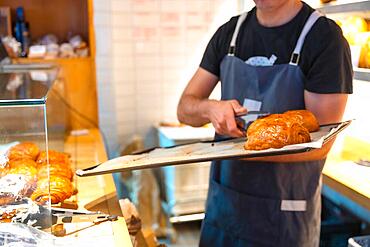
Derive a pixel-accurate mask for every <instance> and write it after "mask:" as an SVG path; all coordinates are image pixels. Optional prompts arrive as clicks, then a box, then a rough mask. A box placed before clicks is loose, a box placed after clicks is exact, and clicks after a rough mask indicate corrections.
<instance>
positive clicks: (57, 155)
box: [36, 150, 70, 166]
mask: <svg viewBox="0 0 370 247" xmlns="http://www.w3.org/2000/svg"><path fill="white" fill-rule="evenodd" d="M48 155H49V157H48V158H49V164H60V165H63V164H64V165H65V166H70V162H69V155H68V154H66V153H62V152H58V151H54V150H49V151H48ZM36 163H37V165H46V164H47V156H46V151H41V152H40V154H39V155H38V157H37V160H36Z"/></svg>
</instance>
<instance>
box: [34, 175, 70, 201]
mask: <svg viewBox="0 0 370 247" xmlns="http://www.w3.org/2000/svg"><path fill="white" fill-rule="evenodd" d="M49 184H50V201H51V203H52V204H55V203H59V202H62V201H64V200H65V199H68V198H69V197H71V196H72V194H73V186H72V183H71V181H70V180H69V179H67V178H66V177H62V176H50V183H49V180H48V178H41V179H39V180H38V181H37V188H36V190H35V191H34V192H33V194H32V196H31V199H32V200H33V201H36V202H37V203H40V204H45V203H47V202H48V201H49Z"/></svg>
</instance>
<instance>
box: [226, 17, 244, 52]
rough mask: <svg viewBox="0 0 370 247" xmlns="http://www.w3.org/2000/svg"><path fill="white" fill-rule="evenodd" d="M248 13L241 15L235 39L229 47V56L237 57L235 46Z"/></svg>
mask: <svg viewBox="0 0 370 247" xmlns="http://www.w3.org/2000/svg"><path fill="white" fill-rule="evenodd" d="M247 15H248V12H245V13H243V14H241V15H240V16H239V18H238V22H237V23H236V26H235V30H234V33H233V37H232V39H231V42H230V47H229V54H228V55H229V56H234V55H235V45H236V38H237V37H238V33H239V29H240V27H241V25H242V23H243V22H244V20H245V18H247Z"/></svg>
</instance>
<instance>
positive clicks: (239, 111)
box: [229, 100, 247, 116]
mask: <svg viewBox="0 0 370 247" xmlns="http://www.w3.org/2000/svg"><path fill="white" fill-rule="evenodd" d="M229 102H230V104H231V106H232V107H233V110H234V113H235V116H240V115H245V114H247V109H245V108H244V107H243V106H241V105H240V104H239V102H238V101H237V100H229Z"/></svg>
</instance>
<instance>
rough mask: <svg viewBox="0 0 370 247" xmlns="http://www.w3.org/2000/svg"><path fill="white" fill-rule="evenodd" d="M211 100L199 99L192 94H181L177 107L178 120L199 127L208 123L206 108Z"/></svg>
mask: <svg viewBox="0 0 370 247" xmlns="http://www.w3.org/2000/svg"><path fill="white" fill-rule="evenodd" d="M211 101H212V100H209V99H200V98H197V97H196V96H193V95H183V96H182V97H181V100H180V102H179V105H178V107H177V117H178V119H179V121H180V122H182V123H184V124H188V125H191V126H194V127H200V126H203V125H204V124H207V123H209V122H210V120H209V118H208V116H207V109H208V108H209V104H210V102H211Z"/></svg>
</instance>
